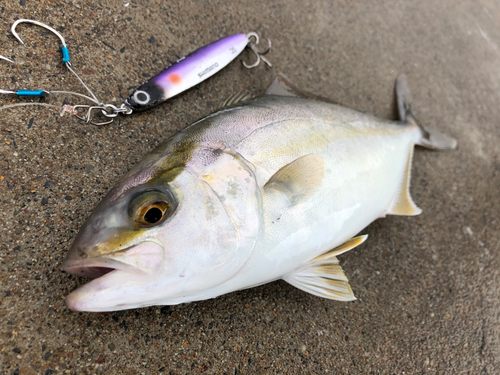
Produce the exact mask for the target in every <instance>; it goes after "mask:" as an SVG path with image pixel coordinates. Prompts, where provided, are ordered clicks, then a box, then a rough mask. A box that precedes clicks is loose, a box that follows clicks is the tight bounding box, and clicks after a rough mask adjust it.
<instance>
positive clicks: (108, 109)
mask: <svg viewBox="0 0 500 375" xmlns="http://www.w3.org/2000/svg"><path fill="white" fill-rule="evenodd" d="M21 23H30V24H33V25H37V26H40V27H42V28H44V29H46V30H49V31H50V32H51V33H53V34H54V35H56V36H57V37H58V38H59V40H60V41H61V44H62V45H61V52H62V55H63V56H62V62H63V64H64V65H65V66H66V67H67V68H68V70H69V71H70V72H71V73H72V74H73V75H74V76H75V77H76V78H77V79H78V80H79V81H80V83H81V84H82V86H83V87H84V88H85V89H86V90H87V91H88V92H89V94H90V95H91V96H92V97H88V96H87V95H83V94H79V93H76V92H71V91H46V90H17V91H9V90H0V94H11V95H17V96H24V97H44V96H47V95H50V94H70V95H76V96H79V97H82V98H84V99H87V100H89V101H91V102H93V103H94V105H93V106H88V105H75V106H70V105H64V106H63V107H62V112H61V116H62V115H63V114H64V113H66V112H68V113H70V114H72V115H73V116H75V117H76V118H78V119H80V120H83V121H85V122H86V123H87V124H89V123H90V124H92V125H97V126H102V125H107V124H110V123H111V122H113V118H114V117H116V116H117V115H118V114H119V113H124V114H129V113H130V111H129V109H128V108H122V107H120V108H117V107H116V106H114V105H112V104H103V103H102V102H101V101H99V100H98V99H97V97H96V96H95V95H94V93H93V92H92V90H90V88H89V87H88V86H87V85H86V84H85V83H84V82H83V80H82V79H81V78H80V77H79V76H78V74H77V73H76V72H75V71H74V70H73V69H72V68H71V61H70V56H69V50H68V47H67V45H66V41H65V40H64V37H63V36H62V35H61V34H60V33H59V32H58V31H57V30H55V29H54V28H52V27H50V26H48V25H46V24H44V23H42V22H39V21H34V20H29V19H20V20H17V21H16V22H14V24H13V25H12V27H11V32H12V35H14V37H15V38H16V39H17V40H18V41H19V43H21V44H23V45H24V42H23V40H22V39H21V38H20V36H19V34H18V33H17V31H16V28H17V26H18V25H19V24H21ZM0 59H3V60H6V61H9V62H11V63H14V61H12V60H11V59H8V58H7V57H5V56H1V55H0ZM21 105H44V106H50V107H56V108H57V106H53V105H49V104H44V103H22V104H21V103H20V104H14V105H8V106H3V107H2V109H5V108H12V107H17V106H21ZM79 109H87V113H86V115H85V116H82V115H80V114H79V112H78V111H79ZM96 109H100V110H101V112H102V114H103V115H104V116H106V117H108V118H111V120H110V121H107V122H95V121H94V120H92V112H93V111H94V110H96Z"/></svg>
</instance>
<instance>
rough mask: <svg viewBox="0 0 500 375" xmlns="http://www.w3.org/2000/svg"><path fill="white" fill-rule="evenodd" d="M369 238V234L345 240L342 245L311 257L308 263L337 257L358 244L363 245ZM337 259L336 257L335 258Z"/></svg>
mask: <svg viewBox="0 0 500 375" xmlns="http://www.w3.org/2000/svg"><path fill="white" fill-rule="evenodd" d="M367 238H368V235H367V234H364V235H362V236H358V237H353V238H351V239H350V240H348V241H346V242H344V243H343V244H342V245H340V246H337V247H336V248H335V249H332V250H330V251H328V252H327V253H324V254H321V255H320V256H318V257H316V258H313V259H311V260H310V261H309V262H308V263H318V262H321V261H324V260H329V259H330V258H335V257H336V256H337V255H340V254H342V253H345V252H346V251H349V250H351V249H354V248H355V247H356V246H359V245H361V244H362V243H363V242H365V241H366V239H367ZM335 259H336V258H335Z"/></svg>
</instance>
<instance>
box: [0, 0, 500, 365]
mask: <svg viewBox="0 0 500 375" xmlns="http://www.w3.org/2000/svg"><path fill="white" fill-rule="evenodd" d="M127 4H128V6H127ZM18 18H32V19H36V20H39V21H42V22H45V23H48V24H50V25H53V26H54V27H56V28H57V29H58V30H60V31H61V32H62V33H63V35H64V36H65V37H66V39H67V42H68V44H69V47H70V51H71V53H72V62H73V66H74V67H75V69H76V70H77V71H78V72H79V73H80V74H81V76H82V77H83V79H84V80H85V81H86V82H87V83H88V84H89V85H90V87H92V88H93V89H94V90H95V92H96V94H97V95H98V97H100V98H102V100H103V101H107V102H110V103H116V104H120V103H121V102H122V101H123V99H124V98H125V97H126V96H127V95H128V94H129V93H130V92H131V90H133V88H134V87H136V86H137V85H139V84H140V83H141V82H142V81H144V80H145V79H147V78H148V77H150V76H152V75H154V74H155V73H157V72H159V71H160V70H162V69H163V68H164V67H165V66H167V65H169V64H170V63H172V62H173V61H175V60H176V59H178V58H179V57H181V56H184V55H185V54H187V53H189V52H191V51H193V50H195V49H197V48H199V47H201V46H203V45H205V44H207V43H209V42H211V41H214V40H217V39H219V38H222V37H224V36H227V35H231V34H234V33H239V32H249V31H251V30H255V31H257V32H259V33H261V34H264V35H266V36H268V37H269V38H271V39H272V42H273V49H272V52H271V53H270V54H269V59H270V60H271V61H272V62H273V63H274V68H273V69H269V68H266V67H265V66H259V67H258V68H257V69H254V70H246V69H244V68H243V67H242V65H241V63H240V62H239V61H235V62H233V63H232V64H231V65H230V66H229V67H228V68H227V69H225V70H224V71H222V72H220V73H219V74H217V75H216V76H214V77H212V78H211V79H210V80H208V81H206V82H204V83H203V84H201V85H199V86H198V87H196V88H194V89H192V90H190V91H189V92H187V93H185V94H182V95H180V96H179V97H177V98H175V99H173V100H171V101H170V102H168V103H166V104H164V105H161V106H159V107H157V108H155V109H153V110H150V111H148V112H144V113H141V114H136V115H133V116H129V117H121V118H119V119H118V120H117V121H116V122H115V123H114V124H112V125H110V126H105V127H101V128H97V127H94V126H91V125H86V124H83V123H81V122H78V121H76V120H75V119H74V118H71V117H70V116H68V115H66V116H64V117H59V113H58V112H57V111H52V110H49V109H35V108H21V109H15V110H4V111H0V119H1V120H0V121H1V129H0V153H1V160H0V165H1V167H0V171H1V172H0V218H1V219H0V239H1V245H0V261H1V265H0V270H1V271H0V278H1V287H0V298H1V299H0V350H1V357H0V358H1V363H0V366H1V367H0V368H1V372H2V373H5V374H33V373H36V374H59V373H83V374H94V373H141V374H150V373H151V374H152V373H171V374H186V373H202V372H205V373H207V374H218V373H226V374H283V373H290V374H310V373H314V374H321V373H333V374H337V373H346V374H347V373H348V374H365V373H366V374H368V373H371V374H403V373H405V374H422V373H431V374H435V373H439V374H462V373H467V374H498V373H499V371H500V328H499V327H500V301H499V300H500V278H499V274H500V242H499V241H500V236H499V234H500V221H499V213H500V194H499V186H500V152H499V150H500V146H499V145H500V115H499V111H498V108H499V99H500V95H499V93H500V51H499V49H500V28H499V27H498V25H499V24H500V4H499V3H498V1H491V0H469V1H456V0H435V1H432V0H422V1H415V0H408V1H390V0H377V1H361V0H359V1H346V0H335V1H326V0H325V1H319V0H305V1H286V0H281V1H262V0H253V1H246V2H228V1H160V0H154V1H153V0H152V1H145V0H126V1H125V0H123V1H121V0H88V1H83V0H74V1H61V0H50V1H49V0H39V1H36V0H15V1H14V0H2V1H1V2H0V20H1V28H2V31H1V32H0V51H1V52H0V54H3V55H6V56H8V57H12V58H13V59H14V60H15V61H16V64H9V63H7V62H5V61H1V62H0V69H1V72H2V74H1V76H0V88H2V89H14V88H44V89H47V90H51V89H66V90H75V91H79V92H82V88H81V87H80V86H79V84H78V82H77V81H76V80H75V79H74V78H73V77H72V76H71V75H70V74H69V73H68V71H67V70H66V69H65V68H64V66H62V64H61V62H60V53H59V51H58V48H57V43H58V42H57V39H56V38H55V37H53V36H50V35H49V34H47V33H46V32H45V31H43V30H42V29H40V28H37V27H30V26H21V27H20V28H19V31H20V35H21V36H22V38H24V40H25V42H26V45H24V46H23V45H20V44H18V43H17V41H16V40H15V39H14V38H13V37H12V36H11V35H10V32H9V31H8V30H9V28H10V25H11V24H12V23H13V22H14V21H15V20H16V19H18ZM241 59H251V55H250V54H244V55H243V56H242V57H240V58H239V59H238V60H241ZM277 72H284V73H285V74H286V75H287V76H288V77H289V78H290V79H291V80H292V81H293V82H295V83H296V84H297V85H298V86H300V87H302V88H303V89H305V90H307V91H310V92H314V93H316V94H319V95H321V96H324V97H328V98H331V99H333V100H335V101H337V102H339V103H341V104H343V105H345V106H347V107H351V108H354V109H357V110H360V111H364V112H369V113H373V114H376V115H378V116H381V117H385V118H395V102H394V93H393V83H394V79H395V77H396V75H397V73H398V72H405V73H407V75H408V79H409V84H410V88H411V90H412V94H413V99H414V105H415V111H416V113H417V116H418V118H419V120H420V122H421V123H422V124H425V125H427V126H429V127H433V128H436V129H439V130H440V131H442V132H444V133H446V134H449V135H452V136H454V137H456V138H457V139H458V142H459V147H458V149H457V150H456V151H454V152H443V153H437V152H432V151H428V150H423V149H418V150H417V152H416V153H415V158H414V167H413V175H412V182H413V184H412V189H411V190H412V195H413V198H414V200H415V201H416V202H417V203H418V205H419V206H420V207H421V208H422V209H423V214H422V215H421V216H419V217H402V216H388V217H387V218H385V219H383V220H377V221H376V222H375V223H373V224H372V225H370V226H369V227H368V228H366V229H365V230H363V232H362V233H368V234H369V235H370V237H369V239H368V241H367V242H366V243H365V244H364V245H363V246H360V247H359V248H357V249H355V250H353V251H351V252H349V253H347V254H345V255H342V257H341V264H342V266H343V267H344V270H345V272H346V274H347V276H348V277H349V279H350V282H351V285H352V288H353V290H354V293H355V294H356V296H357V297H358V300H357V301H355V302H352V303H341V302H336V301H329V300H324V299H321V298H317V297H314V296H312V295H308V294H306V293H304V292H302V291H300V290H298V289H295V288H293V287H292V286H290V285H288V284H286V283H285V282H282V281H280V282H274V283H270V284H268V285H264V286H260V287H257V288H253V289H249V290H244V291H241V292H236V293H232V294H230V295H226V296H222V297H219V298H216V299H214V300H208V301H204V302H199V303H191V304H186V305H181V306H173V307H163V308H162V307H151V308H146V309H139V310H131V311H124V312H118V313H76V312H72V311H70V310H68V309H67V308H66V307H65V305H64V296H65V295H66V294H67V293H68V292H69V291H71V290H73V289H75V288H76V287H77V286H78V285H82V284H83V283H84V280H82V279H80V278H77V277H75V276H71V275H68V274H66V273H64V272H62V271H61V262H62V261H63V259H64V257H65V254H66V252H67V250H68V248H69V246H70V245H71V242H72V241H73V239H74V237H75V235H76V233H77V231H78V229H79V227H80V226H81V224H82V223H83V221H84V220H85V218H86V217H87V216H88V215H89V213H90V212H91V210H92V209H93V207H94V206H95V205H96V204H97V202H98V201H99V200H100V199H101V198H102V196H103V195H104V194H105V193H106V192H107V191H108V190H109V189H110V187H111V186H112V185H114V183H115V182H116V181H117V180H118V179H119V178H120V176H122V175H123V174H124V173H125V172H126V171H127V169H129V168H130V167H131V166H133V165H134V163H137V162H138V161H139V160H140V159H141V158H142V157H143V156H144V155H145V154H146V153H148V152H149V151H150V150H151V149H153V148H154V147H155V146H156V145H157V144H158V143H159V142H160V141H161V140H162V139H165V138H166V137H168V136H170V135H171V134H173V133H174V132H176V131H177V130H178V129H181V128H183V127H185V126H187V125H188V124H190V123H191V122H193V121H194V120H196V119H198V118H200V117H201V116H203V115H206V114H208V113H210V112H211V111H213V110H214V109H215V108H216V106H217V105H218V103H219V102H220V101H222V100H223V99H225V98H226V97H228V96H229V95H230V94H231V93H234V92H236V91H238V90H240V89H248V90H251V91H253V92H255V93H261V92H263V91H264V90H265V88H266V87H267V85H268V84H269V83H270V82H271V81H272V79H273V77H274V76H275V74H276V73H277ZM63 99H64V98H61V97H60V98H56V97H54V98H49V99H47V100H46V102H48V103H59V104H60V103H61V102H62V100H63ZM67 100H68V101H70V102H71V103H75V101H74V99H73V98H70V97H68V98H67ZM17 101H18V100H17V99H16V98H10V97H2V98H1V103H2V104H11V103H15V102H17ZM186 225H190V223H186Z"/></svg>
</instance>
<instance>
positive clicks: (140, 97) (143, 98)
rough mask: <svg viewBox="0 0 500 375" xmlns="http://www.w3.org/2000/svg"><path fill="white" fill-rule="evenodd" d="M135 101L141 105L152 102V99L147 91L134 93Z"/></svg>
mask: <svg viewBox="0 0 500 375" xmlns="http://www.w3.org/2000/svg"><path fill="white" fill-rule="evenodd" d="M134 100H135V101H136V102H137V103H138V104H141V105H145V104H148V103H149V101H150V100H151V97H150V96H149V94H148V93H147V92H146V91H140V90H139V91H136V92H135V93H134Z"/></svg>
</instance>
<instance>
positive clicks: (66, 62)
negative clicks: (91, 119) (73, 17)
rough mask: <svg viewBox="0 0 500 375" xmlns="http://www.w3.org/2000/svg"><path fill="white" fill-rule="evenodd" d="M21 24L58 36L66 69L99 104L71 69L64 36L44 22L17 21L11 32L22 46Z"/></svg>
mask: <svg viewBox="0 0 500 375" xmlns="http://www.w3.org/2000/svg"><path fill="white" fill-rule="evenodd" d="M21 23H30V24H33V25H37V26H40V27H43V28H44V29H46V30H49V31H50V32H51V33H52V34H54V35H55V36H57V37H58V38H59V40H60V41H61V44H62V45H61V53H62V62H63V63H64V65H66V67H67V68H68V70H69V71H70V72H71V73H72V74H73V75H74V76H75V77H76V78H77V79H78V80H79V81H80V83H81V84H82V86H83V87H85V89H86V90H87V92H88V93H89V94H90V96H91V97H92V98H93V99H94V101H96V102H99V100H98V99H97V97H96V96H95V95H94V93H93V92H92V90H90V89H89V88H88V86H87V85H86V84H85V83H84V82H83V80H82V79H81V78H80V77H79V76H78V74H76V72H75V71H74V70H73V69H72V68H71V61H70V57H69V50H68V47H67V46H66V41H65V40H64V38H63V36H62V35H61V34H60V33H59V32H58V31H57V30H56V29H54V28H52V27H50V26H48V25H46V24H44V23H42V22H39V21H35V20H28V19H20V20H17V21H16V22H14V23H13V24H12V27H11V28H10V31H11V33H12V35H14V37H15V38H16V39H17V40H18V41H19V43H21V44H24V42H23V40H22V39H21V38H20V37H19V34H18V33H17V31H16V27H17V26H18V25H19V24H21Z"/></svg>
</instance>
